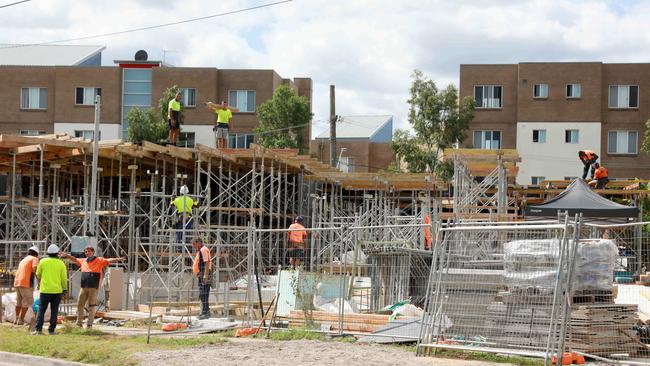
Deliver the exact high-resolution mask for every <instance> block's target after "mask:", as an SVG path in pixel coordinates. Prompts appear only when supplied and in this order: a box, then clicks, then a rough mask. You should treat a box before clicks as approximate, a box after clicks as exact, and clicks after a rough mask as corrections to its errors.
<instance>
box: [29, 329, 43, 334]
mask: <svg viewBox="0 0 650 366" xmlns="http://www.w3.org/2000/svg"><path fill="white" fill-rule="evenodd" d="M29 334H31V335H43V331H42V330H35V331H33V332H31V333H29Z"/></svg>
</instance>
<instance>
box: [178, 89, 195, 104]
mask: <svg viewBox="0 0 650 366" xmlns="http://www.w3.org/2000/svg"><path fill="white" fill-rule="evenodd" d="M180 91H181V94H182V96H181V104H182V105H183V106H184V107H196V89H194V88H181V89H180Z"/></svg>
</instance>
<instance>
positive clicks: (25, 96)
mask: <svg viewBox="0 0 650 366" xmlns="http://www.w3.org/2000/svg"><path fill="white" fill-rule="evenodd" d="M20 108H21V109H47V88H22V89H21V90H20Z"/></svg>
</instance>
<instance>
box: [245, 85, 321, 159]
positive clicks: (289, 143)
mask: <svg viewBox="0 0 650 366" xmlns="http://www.w3.org/2000/svg"><path fill="white" fill-rule="evenodd" d="M311 117H312V114H311V112H310V111H309V102H308V101H307V98H305V97H302V96H298V95H296V93H295V92H294V91H293V89H291V88H289V87H288V86H286V85H282V86H280V87H278V88H277V89H276V90H275V93H274V94H273V98H272V99H271V100H268V101H266V102H264V103H262V104H261V105H260V106H259V107H258V108H257V119H258V120H259V125H258V127H257V128H256V129H255V132H256V133H257V143H258V144H260V145H261V146H263V147H267V148H300V149H301V150H304V149H305V148H306V147H307V144H306V142H307V141H305V138H304V131H305V127H307V125H308V124H309V122H310V121H311Z"/></svg>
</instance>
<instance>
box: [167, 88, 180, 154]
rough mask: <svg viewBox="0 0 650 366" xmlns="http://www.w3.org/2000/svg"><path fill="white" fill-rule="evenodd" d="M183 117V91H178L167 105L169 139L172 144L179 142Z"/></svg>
mask: <svg viewBox="0 0 650 366" xmlns="http://www.w3.org/2000/svg"><path fill="white" fill-rule="evenodd" d="M180 117H181V92H177V93H176V95H174V98H173V99H172V100H170V101H169V104H168V106H167V124H168V127H169V134H168V137H167V138H168V139H169V143H170V144H174V145H176V144H177V143H178V135H179V133H180V129H181V125H180Z"/></svg>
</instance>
